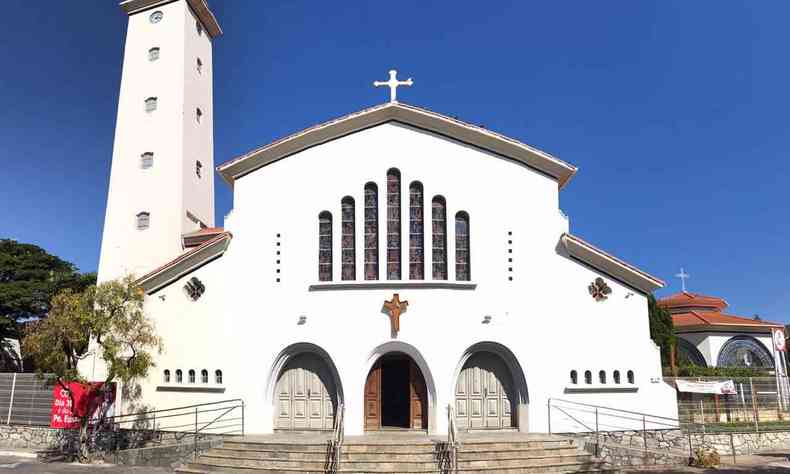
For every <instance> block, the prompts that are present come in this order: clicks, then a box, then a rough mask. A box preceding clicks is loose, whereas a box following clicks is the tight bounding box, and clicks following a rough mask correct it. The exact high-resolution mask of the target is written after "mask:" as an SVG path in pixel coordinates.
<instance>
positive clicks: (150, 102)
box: [145, 97, 157, 112]
mask: <svg viewBox="0 0 790 474" xmlns="http://www.w3.org/2000/svg"><path fill="white" fill-rule="evenodd" d="M156 106H157V99H156V97H149V98H147V99H145V111H146V112H153V111H154V110H156Z"/></svg>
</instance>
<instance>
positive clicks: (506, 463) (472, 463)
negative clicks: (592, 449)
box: [458, 453, 593, 469]
mask: <svg viewBox="0 0 790 474" xmlns="http://www.w3.org/2000/svg"><path fill="white" fill-rule="evenodd" d="M587 462H593V459H592V456H591V455H589V454H580V453H576V454H569V455H564V456H542V457H515V458H510V459H475V460H465V461H462V460H458V467H459V468H464V469H466V468H468V469H478V468H490V467H497V468H508V467H536V466H554V465H564V464H574V465H575V464H583V463H587Z"/></svg>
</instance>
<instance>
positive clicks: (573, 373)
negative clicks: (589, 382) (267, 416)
mask: <svg viewBox="0 0 790 474" xmlns="http://www.w3.org/2000/svg"><path fill="white" fill-rule="evenodd" d="M571 383H572V384H573V385H576V384H577V383H579V375H578V374H577V373H576V371H575V370H571Z"/></svg>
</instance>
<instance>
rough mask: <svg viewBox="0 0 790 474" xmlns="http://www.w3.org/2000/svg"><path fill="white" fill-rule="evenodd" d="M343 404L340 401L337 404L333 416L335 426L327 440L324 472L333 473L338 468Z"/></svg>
mask: <svg viewBox="0 0 790 474" xmlns="http://www.w3.org/2000/svg"><path fill="white" fill-rule="evenodd" d="M345 412H346V408H345V406H344V405H343V404H342V403H340V404H338V406H337V416H336V417H335V427H334V430H333V432H332V439H331V440H329V446H328V452H327V459H326V466H325V467H324V472H326V473H335V472H337V471H338V469H339V468H340V456H341V454H342V452H343V441H344V440H345V428H344V426H343V424H344V421H345Z"/></svg>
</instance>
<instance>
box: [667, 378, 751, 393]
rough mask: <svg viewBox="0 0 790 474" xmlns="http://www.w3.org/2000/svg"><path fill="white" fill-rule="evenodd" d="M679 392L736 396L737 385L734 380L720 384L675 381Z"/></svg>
mask: <svg viewBox="0 0 790 474" xmlns="http://www.w3.org/2000/svg"><path fill="white" fill-rule="evenodd" d="M675 385H676V386H677V388H678V392H691V393H710V394H713V395H735V394H736V393H738V392H736V391H735V383H734V382H733V381H732V380H724V381H720V382H692V381H690V380H680V379H678V380H675Z"/></svg>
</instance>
